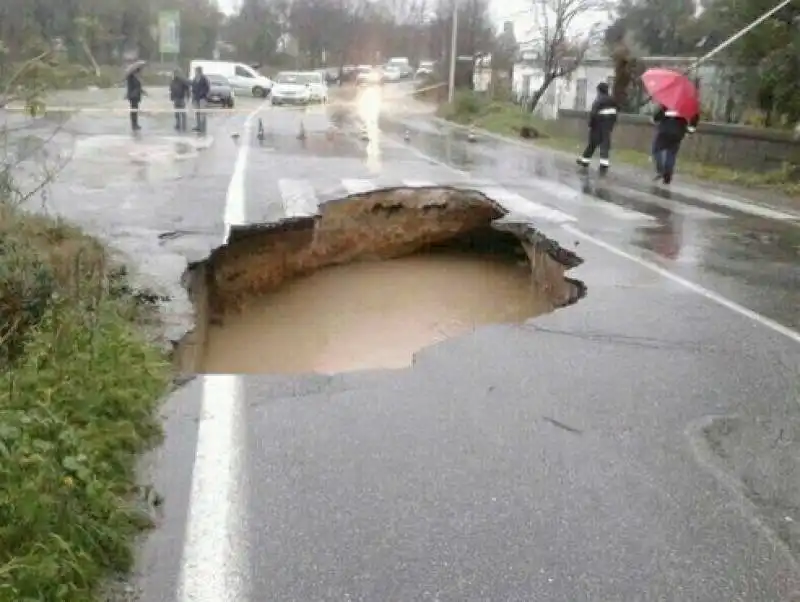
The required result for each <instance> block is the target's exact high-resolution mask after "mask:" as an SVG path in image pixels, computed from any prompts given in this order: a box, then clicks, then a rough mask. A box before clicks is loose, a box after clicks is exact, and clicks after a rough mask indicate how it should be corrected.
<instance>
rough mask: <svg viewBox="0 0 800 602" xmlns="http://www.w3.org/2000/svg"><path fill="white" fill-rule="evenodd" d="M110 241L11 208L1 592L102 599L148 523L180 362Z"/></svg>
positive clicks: (5, 296) (1, 259)
mask: <svg viewBox="0 0 800 602" xmlns="http://www.w3.org/2000/svg"><path fill="white" fill-rule="evenodd" d="M123 278H124V274H121V273H120V272H119V271H118V270H114V269H112V268H111V266H109V264H108V259H107V256H106V253H105V251H104V249H103V247H102V245H100V243H99V242H97V241H95V240H94V239H92V238H90V237H88V236H86V235H84V234H82V233H81V232H80V231H78V230H77V229H75V228H73V227H71V226H68V225H66V224H64V223H62V222H59V221H56V220H51V219H48V218H45V217H41V216H33V215H27V214H24V213H22V212H20V211H19V210H17V209H15V208H12V207H9V206H7V205H2V204H0V291H1V292H0V324H3V325H4V326H3V330H2V331H0V337H2V339H3V341H4V342H3V344H2V348H3V354H2V356H0V483H2V484H3V485H2V488H0V600H2V601H9V602H11V601H14V602H22V601H28V600H30V601H33V600H36V601H40V602H41V601H61V600H70V601H73V600H75V601H81V600H87V601H88V600H91V599H92V597H93V595H94V594H95V592H96V591H97V590H98V588H99V587H100V586H101V584H102V581H103V579H104V578H105V577H107V576H108V575H109V573H116V572H124V571H126V570H127V569H129V568H130V564H131V562H132V548H131V546H132V542H133V538H134V537H135V535H136V534H137V533H138V532H139V531H140V530H141V529H142V528H143V527H145V526H146V524H145V523H144V522H143V520H142V518H141V513H140V512H139V511H138V509H137V508H135V507H134V506H133V505H132V504H131V494H132V492H133V491H134V486H135V481H134V478H135V475H134V463H135V460H136V456H137V454H138V453H139V452H141V451H143V450H144V449H145V448H147V447H148V446H150V445H152V444H153V443H155V442H156V441H157V439H158V436H159V431H160V425H159V421H158V418H157V406H158V400H159V398H160V397H161V395H162V394H163V393H164V392H165V390H166V386H167V382H168V376H169V366H168V363H167V361H166V359H165V357H163V355H162V353H161V352H160V351H159V350H158V349H157V348H156V347H155V346H153V345H151V344H150V343H149V342H148V341H147V340H146V339H145V338H144V336H143V335H142V334H141V333H140V329H139V328H138V323H139V320H140V319H142V318H144V317H145V315H146V313H147V312H148V308H146V307H144V306H143V305H142V303H141V301H140V300H139V299H138V298H137V297H136V296H135V295H134V294H133V292H132V291H131V290H130V288H129V287H127V285H125V283H124V282H123V281H122V279H123Z"/></svg>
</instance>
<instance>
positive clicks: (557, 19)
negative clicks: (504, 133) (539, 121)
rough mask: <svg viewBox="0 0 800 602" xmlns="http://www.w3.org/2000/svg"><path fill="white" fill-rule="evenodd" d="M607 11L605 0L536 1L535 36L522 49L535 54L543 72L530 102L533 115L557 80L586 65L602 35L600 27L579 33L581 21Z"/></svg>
mask: <svg viewBox="0 0 800 602" xmlns="http://www.w3.org/2000/svg"><path fill="white" fill-rule="evenodd" d="M604 8H605V2H604V1H603V0H533V9H532V16H533V18H534V21H535V26H534V32H533V36H532V37H531V38H530V39H529V40H527V41H526V42H524V43H523V44H522V45H523V46H527V47H528V48H529V49H531V50H533V51H534V52H535V53H536V55H537V57H538V62H539V64H540V66H541V69H542V82H541V84H540V85H539V88H538V89H537V90H536V92H534V93H533V96H532V97H531V99H530V102H529V105H528V108H529V110H531V111H533V110H534V109H535V108H536V106H537V105H538V104H539V101H540V100H541V98H542V96H544V94H545V92H546V91H547V89H548V88H549V87H550V84H552V83H553V82H554V81H555V80H557V79H559V78H563V77H566V76H568V75H570V74H571V73H572V72H573V71H575V69H577V68H578V66H579V65H580V64H581V62H582V61H583V59H584V57H585V56H586V51H587V50H588V49H589V46H590V45H591V44H592V43H593V42H595V40H596V39H597V38H598V35H599V34H600V27H599V23H597V22H595V23H594V24H592V25H591V26H590V27H589V28H588V30H587V31H585V33H577V32H576V30H577V29H578V27H579V23H578V21H579V20H585V19H587V17H590V16H591V15H592V13H595V12H599V11H602V10H603V9H604Z"/></svg>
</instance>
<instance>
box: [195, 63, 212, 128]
mask: <svg viewBox="0 0 800 602" xmlns="http://www.w3.org/2000/svg"><path fill="white" fill-rule="evenodd" d="M210 89H211V83H210V82H209V81H208V78H207V77H206V76H205V75H204V74H203V68H202V67H197V68H196V69H195V70H194V79H193V80H192V106H193V107H194V117H195V123H196V125H195V127H194V129H193V131H195V132H200V133H201V134H205V133H206V114H205V111H204V109H205V108H206V104H207V103H208V93H209V91H210Z"/></svg>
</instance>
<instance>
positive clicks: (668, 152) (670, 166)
mask: <svg viewBox="0 0 800 602" xmlns="http://www.w3.org/2000/svg"><path fill="white" fill-rule="evenodd" d="M699 120H700V116H699V115H697V114H695V115H694V117H692V118H691V119H689V120H687V119H686V118H684V117H681V115H680V114H679V113H678V112H677V111H673V110H671V109H668V108H667V107H665V106H664V105H661V106H660V107H659V108H658V110H657V111H656V112H655V114H654V115H653V123H654V124H655V125H656V126H657V127H656V135H655V138H654V139H653V164H654V165H655V168H656V176H655V178H654V179H656V180H662V181H663V182H664V184H669V183H670V182H671V181H672V174H673V173H674V172H675V162H676V161H677V159H678V151H679V150H680V148H681V142H683V139H684V137H685V136H686V134H693V133H694V132H695V130H696V129H697V122H698V121H699Z"/></svg>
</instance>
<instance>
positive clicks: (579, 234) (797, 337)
mask: <svg viewBox="0 0 800 602" xmlns="http://www.w3.org/2000/svg"><path fill="white" fill-rule="evenodd" d="M562 229H563V230H564V231H565V232H568V233H569V234H571V235H572V236H575V237H576V238H582V239H583V240H585V241H587V242H590V243H592V244H593V245H595V246H597V247H600V248H601V249H604V250H606V251H608V252H609V253H611V254H613V255H616V256H617V257H622V258H623V259H627V260H628V261H632V262H634V263H636V264H637V265H640V266H641V267H643V268H646V269H648V270H651V271H653V272H655V273H657V274H658V275H659V276H662V277H664V278H666V279H668V280H671V281H672V282H675V283H677V284H680V285H681V286H683V287H684V288H687V289H689V290H690V291H692V292H694V293H697V294H698V295H700V296H701V297H704V298H706V299H708V300H709V301H713V302H714V303H716V304H717V305H721V306H722V307H725V308H727V309H729V310H731V311H733V312H735V313H737V314H739V315H740V316H744V317H745V318H748V319H749V320H752V321H753V322H756V323H757V324H760V325H761V326H764V327H766V328H769V329H770V330H772V331H773V332H776V333H778V334H781V335H783V336H785V337H786V338H788V339H791V340H792V341H794V342H795V343H800V332H797V331H795V330H792V329H791V328H788V327H786V326H784V325H783V324H780V323H778V322H776V321H775V320H772V319H770V318H767V317H766V316H762V315H761V314H760V313H758V312H755V311H753V310H752V309H747V308H746V307H744V306H743V305H739V304H738V303H736V302H735V301H731V300H730V299H727V298H726V297H723V296H722V295H718V294H717V293H715V292H713V291H710V290H708V289H707V288H705V287H703V286H700V285H699V284H696V283H694V282H692V281H691V280H687V279H686V278H682V277H681V276H678V275H677V274H674V273H672V272H670V271H669V270H665V269H664V268H662V267H661V266H658V265H656V264H655V263H652V262H651V261H647V260H646V259H642V258H641V257H637V256H636V255H633V254H632V253H628V252H627V251H623V250H622V249H619V248H617V247H615V246H614V245H610V244H608V243H607V242H605V241H603V240H600V239H599V238H596V237H594V236H592V235H590V234H586V233H585V232H583V231H581V230H579V229H578V228H576V227H574V226H571V225H569V224H566V225H564V226H562Z"/></svg>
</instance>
